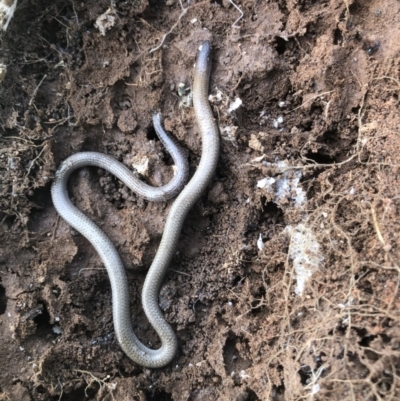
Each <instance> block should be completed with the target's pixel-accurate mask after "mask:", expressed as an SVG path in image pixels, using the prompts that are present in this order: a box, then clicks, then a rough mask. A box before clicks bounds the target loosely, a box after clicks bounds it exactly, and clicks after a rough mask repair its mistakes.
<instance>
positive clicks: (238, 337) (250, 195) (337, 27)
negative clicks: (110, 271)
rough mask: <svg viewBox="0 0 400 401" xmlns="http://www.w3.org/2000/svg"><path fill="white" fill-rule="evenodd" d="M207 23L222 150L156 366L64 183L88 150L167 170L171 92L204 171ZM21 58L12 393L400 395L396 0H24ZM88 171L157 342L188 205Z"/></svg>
mask: <svg viewBox="0 0 400 401" xmlns="http://www.w3.org/2000/svg"><path fill="white" fill-rule="evenodd" d="M235 5H236V7H235ZM182 6H183V7H188V8H186V9H185V10H184V11H183V10H182ZM238 9H240V10H241V12H242V13H243V16H242V17H241V14H240V12H239V10H238ZM240 17H241V18H240ZM99 21H100V22H101V24H103V25H101V26H102V28H103V30H102V31H101V32H100V31H99V29H98V28H97V27H99V23H100V22H99ZM235 21H237V22H236V23H235ZM234 23H235V25H234V26H233V24H234ZM167 33H168V34H167ZM205 39H209V40H212V42H213V47H214V54H213V63H212V65H213V67H212V76H211V85H210V92H211V101H212V105H213V108H214V115H215V117H216V119H217V122H218V125H219V127H220V131H221V138H222V149H221V155H220V160H219V165H218V169H217V173H216V175H215V177H214V180H213V182H212V184H211V185H210V187H209V188H208V190H207V192H206V193H205V194H204V196H203V197H202V198H201V200H200V201H199V202H197V204H196V205H195V207H194V208H193V210H192V211H191V212H190V214H189V216H188V218H187V220H186V223H185V225H184V228H183V231H182V235H181V240H180V244H179V248H178V250H177V253H176V255H175V257H174V259H173V261H172V263H171V267H170V270H169V272H168V274H167V277H166V278H165V283H164V285H163V288H162V290H161V293H160V305H161V307H162V309H163V311H164V313H165V317H166V319H167V321H168V322H170V324H171V325H172V326H173V328H174V329H175V331H176V332H177V335H178V339H179V353H178V355H177V356H176V358H175V359H174V361H173V362H172V363H171V364H170V365H169V366H167V367H165V368H163V369H157V370H149V369H144V368H142V367H140V366H137V365H135V364H134V363H133V362H132V361H131V360H129V359H128V358H127V357H126V356H125V355H124V353H123V352H122V351H121V349H120V347H119V345H118V343H117V341H116V338H115V334H114V328H113V323H112V308H111V291H110V285H109V280H108V276H107V274H106V272H105V270H104V267H103V265H102V263H101V260H100V259H99V256H98V255H97V254H96V252H95V251H94V250H93V248H92V247H91V246H90V244H89V243H88V242H87V241H86V240H85V239H84V238H83V237H82V236H81V235H80V234H78V233H77V232H75V231H74V230H72V229H71V228H70V227H69V226H68V225H67V224H66V223H65V222H64V221H63V220H61V219H60V218H59V217H58V215H57V213H56V211H55V209H54V207H53V205H52V202H51V197H50V185H51V181H52V178H53V177H54V173H55V170H56V168H57V166H58V165H59V164H60V163H61V162H62V161H63V160H64V159H65V158H66V157H68V156H69V155H71V154H74V153H76V152H79V151H98V152H103V153H106V154H109V155H112V156H113V157H115V158H116V159H118V160H120V161H121V162H123V163H125V164H126V165H127V166H128V167H129V168H133V166H135V167H136V168H137V169H138V170H139V171H138V172H137V173H138V174H139V175H140V176H141V177H142V178H143V179H144V180H145V181H147V182H148V183H150V184H152V185H156V186H158V185H162V184H164V183H166V182H168V180H170V179H171V177H172V175H173V167H172V161H171V159H170V157H169V156H168V155H167V154H166V152H165V150H164V148H163V147H162V145H161V143H160V142H159V141H158V140H157V138H156V136H155V132H154V128H153V126H152V122H151V118H152V114H153V112H155V111H157V110H161V111H162V113H163V115H164V118H165V126H166V129H167V130H169V131H171V132H173V134H174V135H175V136H176V137H177V139H178V140H179V142H180V143H181V145H182V146H183V147H184V148H185V149H187V153H188V158H189V162H190V170H191V174H193V173H194V171H195V170H196V166H197V165H198V162H199V158H200V154H201V138H200V133H199V130H198V127H197V125H196V123H195V117H194V112H193V109H192V108H191V107H190V90H189V89H188V88H190V86H191V82H192V69H193V63H194V57H195V54H196V51H197V48H198V46H199V44H200V43H201V42H202V41H203V40H205ZM154 49H156V50H154ZM0 63H1V64H2V65H3V66H5V67H6V68H3V70H4V71H6V72H4V74H5V75H4V77H3V81H2V82H1V84H0V85H1V86H0V106H1V107H0V125H1V134H0V338H1V341H0V360H1V361H2V363H1V369H0V400H12V401H13V400H24V401H31V400H32V401H33V400H35V401H40V400H42V401H55V400H58V401H60V400H63V401H66V400H104V401H110V400H138V401H139V400H140V401H150V400H174V401H187V400H191V401H199V400H227V401H228V400H229V401H231V400H236V401H239V400H240V401H256V400H276V401H283V400H287V401H289V400H303V399H307V400H370V401H373V400H395V399H399V398H400V312H399V308H400V296H399V283H400V235H399V233H400V217H399V216H400V189H399V177H400V141H399V135H398V132H399V126H400V115H399V106H400V105H399V91H400V3H399V2H398V1H397V0H387V1H383V0H369V1H361V0H345V1H339V0H330V1H326V0H298V1H297V0H296V1H295V0H287V1H284V0H272V1H268V2H267V1H248V0H237V1H235V4H233V2H231V1H228V0H222V1H221V0H217V1H208V0H207V1H197V2H194V1H192V2H191V3H190V6H188V5H187V4H186V2H184V1H182V4H181V3H180V2H179V1H174V0H172V1H170V0H168V1H166V2H161V1H155V0H134V1H114V2H111V3H110V2H109V1H106V0H96V1H95V0H88V1H86V2H77V1H69V0H68V1H67V0H57V1H53V2H48V1H45V0H32V1H29V2H28V1H21V2H19V3H18V7H17V9H16V11H15V14H14V17H13V19H12V20H11V22H10V24H9V26H8V30H7V31H6V32H3V33H2V40H1V59H0ZM3 70H2V71H3ZM182 88H183V91H182ZM183 96H184V97H185V99H182V97H183ZM188 106H189V107H188ZM143 163H145V164H143ZM69 189H70V196H71V198H72V199H73V201H74V202H75V204H76V205H77V206H78V207H79V208H80V209H81V210H83V211H84V212H85V213H87V214H88V215H89V216H90V217H91V218H92V219H93V220H94V221H95V222H96V223H97V224H99V225H100V227H101V228H102V229H103V230H104V231H105V232H106V233H107V235H109V237H110V238H111V239H112V241H113V243H114V244H115V245H116V247H117V249H118V250H119V252H120V254H121V257H122V259H123V261H124V263H125V265H126V267H127V269H128V270H127V274H128V279H129V285H130V294H131V309H132V319H133V326H134V330H135V333H137V335H138V337H139V338H140V339H141V340H142V341H144V342H145V343H146V344H148V345H149V346H151V347H158V346H159V344H160V343H159V339H158V337H157V335H156V334H155V332H154V331H153V330H152V328H151V327H150V325H149V323H148V322H147V320H146V318H145V316H144V314H143V311H142V309H141V306H140V292H141V288H142V285H143V281H144V278H145V275H146V270H147V268H148V267H149V265H150V264H151V261H152V259H153V258H154V255H155V252H156V250H157V247H158V244H159V241H160V238H161V235H162V232H163V228H164V223H165V219H166V216H167V215H168V211H169V209H170V207H171V204H172V203H173V201H170V202H167V203H160V204H156V203H149V202H146V201H144V200H143V199H140V198H139V197H138V196H136V195H135V194H133V193H131V192H130V191H129V190H128V189H127V188H126V187H125V186H124V185H123V184H121V183H120V182H119V181H118V180H117V179H115V177H113V176H112V175H110V174H109V173H107V172H105V171H102V170H99V169H95V168H86V169H82V170H80V171H78V172H77V173H76V174H74V175H73V176H72V177H71V179H70V185H69ZM299 233H300V234H299ZM299 235H300V236H299ZM299 238H305V239H304V241H303V240H301V239H300V240H299ZM307 241H308V242H309V245H307V246H302V245H304V244H305V243H307ZM299 272H300V276H299ZM299 280H302V281H299Z"/></svg>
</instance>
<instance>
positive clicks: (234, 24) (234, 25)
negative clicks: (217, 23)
mask: <svg viewBox="0 0 400 401" xmlns="http://www.w3.org/2000/svg"><path fill="white" fill-rule="evenodd" d="M229 3H231V4H232V5H233V7H235V8H236V10H238V11H239V12H240V17H239V18H238V19H237V20H236V21H235V22H234V23H233V24H232V28H240V26H237V25H236V24H237V23H238V22H239V21H240V20H241V19H242V18H243V15H244V14H243V11H242V10H241V9H240V8H239V7H238V6H237V5H236V4H235V3H234V2H233V1H232V0H229Z"/></svg>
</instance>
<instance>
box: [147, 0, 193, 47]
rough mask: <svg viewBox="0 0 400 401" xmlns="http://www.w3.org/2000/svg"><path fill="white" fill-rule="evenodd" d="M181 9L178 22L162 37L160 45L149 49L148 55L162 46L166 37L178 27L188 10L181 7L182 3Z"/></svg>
mask: <svg viewBox="0 0 400 401" xmlns="http://www.w3.org/2000/svg"><path fill="white" fill-rule="evenodd" d="M181 7H182V12H181V13H180V14H179V17H178V20H177V21H176V22H175V24H174V25H172V27H171V29H170V30H169V31H168V32H167V33H166V34H165V35H164V36H163V37H162V39H161V42H160V44H159V45H158V46H156V47H154V48H153V49H151V50H150V51H149V53H153V52H155V51H156V50H158V49H159V48H160V47H161V46H162V45H163V44H164V41H165V39H166V38H167V36H168V35H169V34H170V33H171V32H172V31H173V30H174V29H175V28H176V27H177V26H178V24H179V22H180V20H181V19H182V18H183V17H184V16H185V15H186V13H187V11H188V10H189V7H186V8H184V7H183V6H182V2H181Z"/></svg>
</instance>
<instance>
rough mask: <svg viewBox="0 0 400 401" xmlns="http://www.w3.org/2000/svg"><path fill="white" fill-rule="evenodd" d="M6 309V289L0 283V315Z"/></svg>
mask: <svg viewBox="0 0 400 401" xmlns="http://www.w3.org/2000/svg"><path fill="white" fill-rule="evenodd" d="M0 281H1V278H0ZM6 309H7V296H6V289H5V288H4V287H3V286H2V285H1V284H0V315H3V314H4V313H5V311H6Z"/></svg>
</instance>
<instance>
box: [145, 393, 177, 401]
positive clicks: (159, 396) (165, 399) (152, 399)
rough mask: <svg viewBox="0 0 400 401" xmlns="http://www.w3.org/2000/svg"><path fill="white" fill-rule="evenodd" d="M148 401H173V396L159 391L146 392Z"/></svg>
mask: <svg viewBox="0 0 400 401" xmlns="http://www.w3.org/2000/svg"><path fill="white" fill-rule="evenodd" d="M144 393H145V395H146V397H147V398H146V400H147V401H173V398H172V396H171V394H169V393H167V392H165V391H163V390H159V391H145V392H144Z"/></svg>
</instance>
